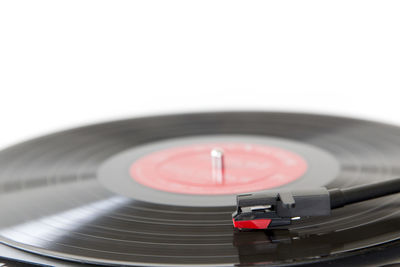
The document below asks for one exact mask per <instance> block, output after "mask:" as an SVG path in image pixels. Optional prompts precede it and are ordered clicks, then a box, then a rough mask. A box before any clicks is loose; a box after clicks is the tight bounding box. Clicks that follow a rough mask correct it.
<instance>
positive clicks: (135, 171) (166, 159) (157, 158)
mask: <svg viewBox="0 0 400 267" xmlns="http://www.w3.org/2000/svg"><path fill="white" fill-rule="evenodd" d="M215 148H219V149H221V150H222V151H223V166H224V167H223V172H222V174H223V175H222V180H220V181H219V182H216V180H215V176H213V168H212V164H211V162H212V161H211V160H212V158H211V151H212V150H213V149H215ZM306 170H307V163H306V161H305V160H304V159H303V158H302V157H301V156H300V155H298V154H295V153H293V152H291V151H287V150H284V149H281V148H277V147H270V146H265V145H260V144H248V143H207V144H195V145H186V146H180V147H174V148H170V149H165V150H161V151H157V152H153V153H150V154H148V155H146V156H144V157H142V158H141V159H139V160H137V161H135V162H134V163H133V164H132V165H131V167H130V175H131V177H132V178H133V179H134V180H135V181H136V182H138V183H140V184H142V185H145V186H148V187H150V188H153V189H157V190H161V191H167V192H172V193H180V194H195V195H225V194H238V193H245V192H254V191H260V190H265V189H271V188H274V187H279V186H282V185H285V184H287V183H290V182H292V181H295V180H296V179H299V178H300V177H302V175H303V174H304V173H305V172H306ZM214 171H215V169H214Z"/></svg>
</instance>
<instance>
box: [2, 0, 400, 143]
mask: <svg viewBox="0 0 400 267" xmlns="http://www.w3.org/2000/svg"><path fill="white" fill-rule="evenodd" d="M399 89H400V2H399V1H365V0H363V1H349V0H345V1H340V0H335V1H321V0H318V1H264V0H263V1H235V0H228V1H218V0H212V1H207V0H201V1H190V0H183V1H174V0H162V1H153V0H143V1H133V0H129V1H100V0H95V1H82V0H78V1H72V0H68V1H55V0H51V1H1V2H0V101H1V102H0V122H1V129H0V147H4V146H8V145H11V144H13V143H16V142H19V141H22V140H25V139H27V138H31V137H35V136H38V135H41V134H45V133H48V132H52V131H56V130H61V129H65V128H68V127H73V126H78V125H82V124H86V123H94V122H99V121H104V120H111V119H117V118H126V117H131V116H141V115H146V114H158V113H172V112H182V111H185V112H188V111H198V110H199V111H206V110H207V111H209V110H226V109H230V110H234V109H251V110H254V109H256V110H260V109H261V110H289V111H307V112H322V113H328V114H340V115H350V116H355V117H361V118H369V119H376V120H381V121H386V122H391V123H396V124H400V97H399V96H400V94H399Z"/></svg>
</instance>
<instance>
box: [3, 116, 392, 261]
mask: <svg viewBox="0 0 400 267" xmlns="http://www.w3.org/2000/svg"><path fill="white" fill-rule="evenodd" d="M214 145H215V146H224V147H226V149H227V150H230V149H231V150H232V151H233V152H232V155H233V153H236V154H235V157H236V158H237V159H241V160H246V159H253V158H254V159H255V160H254V162H253V161H251V160H250V161H251V162H250V163H254V164H253V165H252V164H250V163H249V164H246V165H241V166H242V167H243V168H247V169H248V170H250V173H251V174H254V177H258V178H257V179H255V178H254V177H245V178H243V177H244V176H245V175H244V174H243V173H242V169H235V170H233V171H232V173H233V174H238V176H237V177H239V176H240V177H241V178H240V179H242V180H240V179H239V180H235V181H233V182H229V183H230V184H227V185H222V186H210V184H207V183H208V182H204V181H202V180H201V177H203V176H204V173H203V172H202V170H201V169H202V167H201V166H200V165H201V164H200V165H199V166H200V167H199V166H197V165H196V164H197V163H196V162H203V161H204V162H206V160H207V159H205V158H204V155H203V154H201V153H203V152H202V151H203V150H207V149H208V148H209V147H212V146H214ZM242 151H243V152H242ZM192 152H193V153H198V155H197V154H191V153H192ZM257 153H258V154H260V153H261V154H260V155H261V156H260V157H261V158H262V157H263V156H262V155H266V158H268V159H269V161H268V162H267V163H266V165H257V164H256V163H257V160H258V158H257V157H258V156H257V157H256V156H255V154H257ZM262 153H264V154H262ZM232 158H233V157H232ZM399 159H400V128H398V127H395V126H391V125H387V124H381V123H376V122H370V121H364V120H357V119H349V118H343V117H333V116H322V115H310V114H297V113H272V112H220V113H198V114H182V115H168V116H158V117H146V118H137V119H130V120H122V121H116V122H110V123H104V124H97V125H92V126H87V127H82V128H77V129H72V130H68V131H64V132H60V133H56V134H52V135H48V136H45V137H42V138H37V139H34V140H32V141H28V142H25V143H22V144H19V145H16V146H13V147H10V148H8V149H6V150H4V151H2V152H0V218H1V219H0V241H1V242H2V243H4V244H6V245H8V246H12V247H15V248H18V249H21V250H24V251H29V252H32V253H36V254H40V255H44V256H48V257H53V258H58V259H63V260H67V261H75V262H83V263H93V264H104V265H143V266H150V265H186V266H187V265H211V266H218V265H221V266H231V265H252V264H254V265H257V264H260V265H264V264H272V265H291V264H293V265H295V264H313V263H318V262H319V263H320V262H324V261H326V262H329V263H333V264H334V263H337V264H344V263H349V262H350V263H351V262H353V263H354V262H355V261H357V262H362V261H363V262H364V263H369V264H374V265H375V264H381V265H383V264H389V263H393V262H396V261H397V262H400V257H399V256H398V255H399V254H400V253H399V252H400V250H399V249H398V240H399V238H400V209H399V203H400V201H399V198H398V195H392V196H387V197H382V198H378V199H374V200H370V201H365V202H362V203H358V204H353V205H349V206H346V207H344V208H341V209H337V210H334V211H333V213H332V215H331V216H328V217H318V218H308V219H307V218H305V219H303V220H299V221H294V222H293V224H292V225H290V226H289V227H286V228H281V229H271V230H267V231H243V232H240V231H237V230H234V229H233V227H232V218H231V214H232V211H234V209H235V207H234V205H235V195H236V194H238V193H244V192H254V191H260V190H268V189H273V188H310V187H320V186H325V187H327V188H335V187H336V188H346V187H350V186H354V185H362V184H367V183H371V182H376V181H379V180H385V179H389V178H394V177H399V176H400V160H399ZM227 160H228V159H227ZM195 165H196V166H197V167H196V166H195ZM193 166H194V167H193ZM232 166H233V163H232ZM196 168H197V169H196ZM232 169H234V168H233V167H232ZM194 170H195V171H194ZM265 170H268V177H267V176H263V175H262V174H263V173H265ZM233 174H232V177H234V175H233ZM257 175H259V176H257ZM161 176H162V178H160V177H161ZM191 177H193V179H194V180H192V179H191ZM235 177H236V176H235ZM235 177H234V178H232V179H236V178H235ZM260 177H261V178H260ZM196 179H197V180H196ZM266 181H268V182H266Z"/></svg>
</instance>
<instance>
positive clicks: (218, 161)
mask: <svg viewBox="0 0 400 267" xmlns="http://www.w3.org/2000/svg"><path fill="white" fill-rule="evenodd" d="M211 168H212V170H211V172H212V179H213V182H214V183H215V184H223V183H224V151H223V150H222V149H220V148H214V149H213V150H211Z"/></svg>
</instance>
